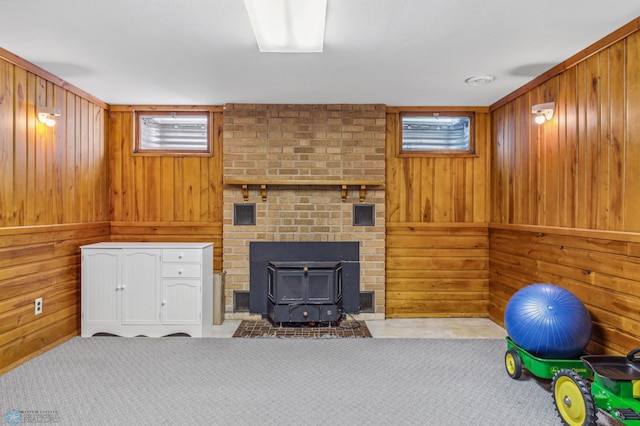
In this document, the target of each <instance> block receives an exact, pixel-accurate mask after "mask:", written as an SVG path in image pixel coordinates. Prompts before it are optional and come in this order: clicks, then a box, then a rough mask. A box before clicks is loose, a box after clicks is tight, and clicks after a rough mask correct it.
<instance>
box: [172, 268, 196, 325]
mask: <svg viewBox="0 0 640 426" xmlns="http://www.w3.org/2000/svg"><path fill="white" fill-rule="evenodd" d="M200 283H201V281H200V280H199V279H193V278H165V279H164V280H163V281H162V323H163V324H200V320H201V316H202V312H201V306H202V304H201V302H200V300H201V291H202V286H201V284H200Z"/></svg>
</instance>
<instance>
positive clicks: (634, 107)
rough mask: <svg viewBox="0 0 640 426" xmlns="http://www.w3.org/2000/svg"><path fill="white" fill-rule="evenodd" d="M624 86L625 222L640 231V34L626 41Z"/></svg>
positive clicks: (631, 228)
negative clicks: (639, 162) (639, 192)
mask: <svg viewBox="0 0 640 426" xmlns="http://www.w3.org/2000/svg"><path fill="white" fill-rule="evenodd" d="M626 48H627V54H626V56H625V62H626V63H625V68H624V69H625V79H624V82H625V87H626V100H625V104H624V108H625V111H624V116H625V118H626V120H625V123H626V137H625V142H626V143H625V150H624V159H623V160H622V164H623V165H624V186H623V188H624V193H623V194H622V197H623V199H624V210H623V215H624V216H623V218H622V219H623V222H624V228H623V229H625V230H629V231H635V232H640V214H638V212H640V194H638V192H637V191H640V189H639V188H640V167H638V159H639V158H640V120H638V117H640V34H638V33H636V34H634V35H632V36H630V37H629V38H628V39H627V41H626Z"/></svg>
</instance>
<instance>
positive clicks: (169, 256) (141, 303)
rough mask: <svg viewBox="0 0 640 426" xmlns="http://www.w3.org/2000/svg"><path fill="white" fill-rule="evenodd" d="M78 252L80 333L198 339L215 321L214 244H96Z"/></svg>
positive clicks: (86, 334)
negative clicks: (80, 264)
mask: <svg viewBox="0 0 640 426" xmlns="http://www.w3.org/2000/svg"><path fill="white" fill-rule="evenodd" d="M81 251H82V336H83V337H87V336H93V335H94V334H96V333H110V334H116V335H119V336H126V337H132V336H149V337H159V336H166V335H169V334H175V333H186V334H189V335H190V336H192V337H202V335H203V333H205V332H206V331H207V330H208V329H209V328H210V327H211V326H212V324H213V244H211V243H115V242H114V243H98V244H91V245H86V246H82V247H81Z"/></svg>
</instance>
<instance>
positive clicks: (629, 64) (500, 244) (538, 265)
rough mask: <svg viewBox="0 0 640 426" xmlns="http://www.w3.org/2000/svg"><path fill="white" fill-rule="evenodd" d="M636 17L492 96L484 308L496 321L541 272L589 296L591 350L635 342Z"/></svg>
mask: <svg viewBox="0 0 640 426" xmlns="http://www.w3.org/2000/svg"><path fill="white" fill-rule="evenodd" d="M639 24H640V19H639V20H636V21H634V22H633V23H631V24H630V25H627V26H626V27H625V28H626V30H627V35H626V36H624V37H621V36H620V33H621V32H620V31H617V32H616V33H615V34H614V35H615V38H613V39H612V37H608V38H607V39H605V41H608V40H611V42H606V43H605V42H599V43H597V44H596V45H594V46H592V47H590V48H588V49H586V50H585V52H586V53H585V55H584V56H585V57H584V58H582V59H581V60H576V58H572V60H571V64H561V65H560V66H559V67H560V68H558V69H559V70H560V71H559V72H557V73H556V74H555V75H549V76H548V77H549V78H548V79H546V80H545V81H542V82H540V83H539V84H538V85H536V86H534V87H530V88H528V90H526V91H522V93H518V94H517V96H512V97H510V98H508V99H506V100H504V101H501V102H499V103H497V104H496V105H494V106H492V117H493V144H492V145H493V146H492V168H491V185H492V196H491V206H492V212H491V227H490V258H491V265H490V267H491V278H490V279H491V282H490V295H491V296H490V297H491V301H490V305H491V308H490V311H489V313H490V318H492V319H493V320H494V321H496V322H498V323H502V322H503V315H504V308H505V305H506V303H507V301H508V298H509V297H510V295H511V294H512V293H513V292H515V291H516V290H517V289H519V288H521V287H523V286H524V285H526V284H530V283H532V282H536V281H548V282H551V283H553V284H557V285H561V286H563V287H567V288H569V289H570V290H573V291H575V293H576V295H578V296H579V297H580V298H581V300H582V301H583V302H585V303H586V304H587V306H588V308H589V310H590V312H591V315H592V317H593V318H594V325H595V326H596V331H595V334H594V339H593V345H595V346H596V348H595V350H597V351H600V352H612V353H626V352H627V351H629V350H630V349H632V348H633V347H636V346H638V345H639V344H640V333H639V332H638V331H637V330H640V317H639V316H638V306H640V299H639V297H640V292H639V291H640V290H639V289H640V269H639V268H638V265H639V264H640V258H639V257H638V250H637V247H636V246H637V241H638V238H640V215H638V211H639V210H640V120H639V119H638V118H639V117H640V32H638V28H639V27H640V25H639ZM550 101H554V102H556V112H555V115H554V117H553V119H552V120H551V121H549V122H547V123H545V124H543V125H540V126H539V125H536V124H535V123H534V122H533V115H532V114H531V107H532V105H533V104H536V103H539V102H550ZM521 225H523V226H524V227H525V228H524V230H523V229H521V227H520V226H521ZM550 227H551V228H550ZM603 231H607V232H603Z"/></svg>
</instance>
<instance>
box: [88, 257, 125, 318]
mask: <svg viewBox="0 0 640 426" xmlns="http://www.w3.org/2000/svg"><path fill="white" fill-rule="evenodd" d="M121 261H122V258H121V256H120V250H118V249H99V250H98V249H96V250H83V251H82V321H83V323H84V322H86V323H91V324H92V325H98V326H100V325H104V326H112V325H119V324H120V303H119V294H120V291H121V290H120V287H121V277H120V263H121Z"/></svg>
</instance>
